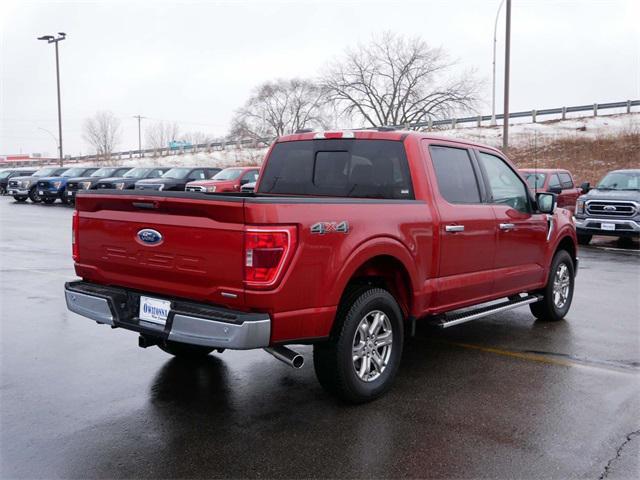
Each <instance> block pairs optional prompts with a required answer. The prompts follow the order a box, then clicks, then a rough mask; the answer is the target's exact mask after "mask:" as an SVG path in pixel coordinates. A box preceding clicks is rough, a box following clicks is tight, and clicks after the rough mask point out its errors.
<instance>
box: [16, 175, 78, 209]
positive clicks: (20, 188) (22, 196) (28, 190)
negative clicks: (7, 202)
mask: <svg viewBox="0 0 640 480" xmlns="http://www.w3.org/2000/svg"><path fill="white" fill-rule="evenodd" d="M67 170H68V167H44V168H41V169H40V170H38V171H36V172H35V173H34V174H33V175H30V176H26V177H13V178H11V179H9V187H8V188H7V193H8V194H9V195H13V198H14V199H15V200H16V201H17V202H24V201H25V200H26V199H27V198H28V199H29V200H31V201H32V202H33V203H38V202H39V201H40V196H39V195H38V191H37V190H36V183H37V182H38V179H39V178H42V177H51V176H54V177H56V176H59V175H62V174H63V173H64V172H65V171H67Z"/></svg>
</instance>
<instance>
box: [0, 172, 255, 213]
mask: <svg viewBox="0 0 640 480" xmlns="http://www.w3.org/2000/svg"><path fill="white" fill-rule="evenodd" d="M258 173H259V169H258V168H257V167H230V168H225V169H221V168H211V167H173V168H170V167H135V168H132V167H101V168H99V167H71V168H69V167H44V168H41V169H39V170H35V169H31V170H29V169H7V170H3V171H2V172H0V193H1V194H3V195H4V194H9V195H12V196H13V198H14V199H15V200H16V201H18V202H25V201H27V199H29V200H31V201H32V202H34V203H39V202H44V203H47V204H51V203H54V202H55V201H56V200H60V201H61V202H63V203H66V204H73V203H74V201H75V196H76V194H77V193H78V192H79V191H83V190H105V189H111V190H129V189H136V190H157V191H167V190H172V191H185V190H186V191H196V192H217V193H224V192H239V191H245V192H246V191H253V186H255V182H256V180H257V178H258Z"/></svg>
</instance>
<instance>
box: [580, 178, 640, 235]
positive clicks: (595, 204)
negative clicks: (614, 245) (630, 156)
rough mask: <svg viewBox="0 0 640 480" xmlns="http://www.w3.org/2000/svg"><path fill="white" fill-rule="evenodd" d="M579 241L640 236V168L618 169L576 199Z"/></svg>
mask: <svg viewBox="0 0 640 480" xmlns="http://www.w3.org/2000/svg"><path fill="white" fill-rule="evenodd" d="M575 217H576V230H577V233H578V242H580V243H581V244H582V245H586V244H588V243H589V242H590V241H591V237H592V236H593V235H608V236H612V237H619V238H620V237H636V238H637V237H638V236H640V170H638V169H636V170H614V171H613V172H609V173H607V174H606V175H605V176H604V178H603V179H602V180H600V182H599V183H598V185H597V186H596V187H595V188H593V189H591V190H589V193H587V194H586V195H582V196H581V197H579V198H578V201H577V202H576V215H575Z"/></svg>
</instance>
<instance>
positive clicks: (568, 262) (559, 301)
mask: <svg viewBox="0 0 640 480" xmlns="http://www.w3.org/2000/svg"><path fill="white" fill-rule="evenodd" d="M574 268H575V267H574V265H573V259H572V258H571V255H569V253H568V252H567V251H566V250H560V251H558V252H556V254H555V256H554V257H553V261H552V262H551V269H550V271H549V279H548V280H547V286H546V287H545V288H544V289H543V290H541V292H540V293H542V295H543V297H542V300H540V301H539V302H536V303H532V304H531V305H529V308H530V309H531V313H533V315H534V316H535V317H536V318H537V319H539V320H551V321H558V320H562V319H563V318H564V317H565V315H566V314H567V312H569V308H570V307H571V301H572V300H573V287H574V283H575V275H574V272H575V270H574Z"/></svg>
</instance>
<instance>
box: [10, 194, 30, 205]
mask: <svg viewBox="0 0 640 480" xmlns="http://www.w3.org/2000/svg"><path fill="white" fill-rule="evenodd" d="M13 199H14V200H15V201H16V202H20V203H22V202H26V201H27V197H22V196H18V195H14V196H13Z"/></svg>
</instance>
